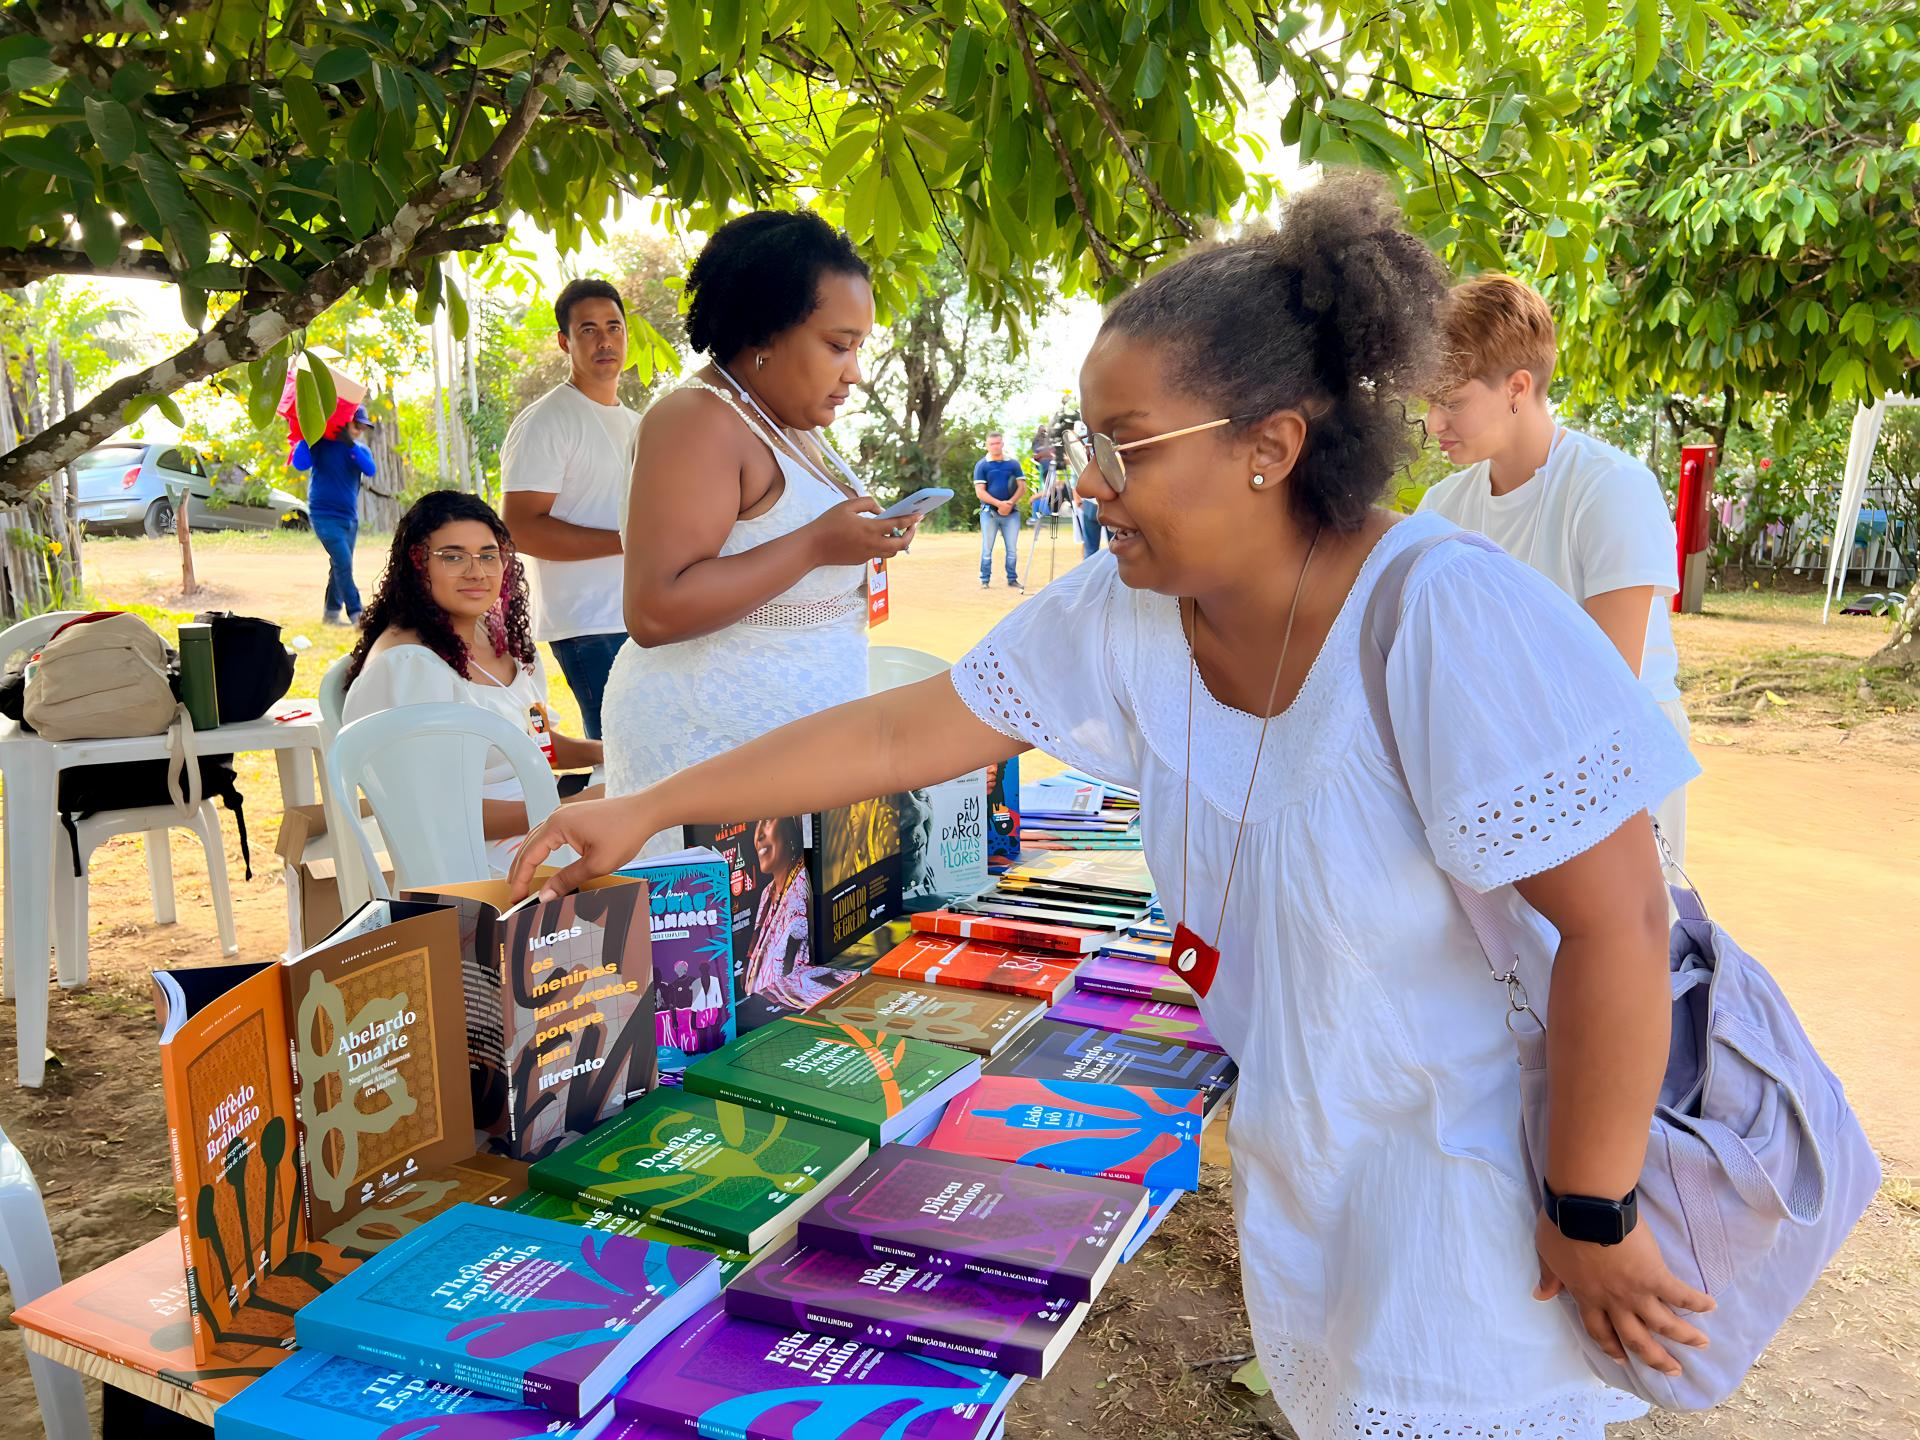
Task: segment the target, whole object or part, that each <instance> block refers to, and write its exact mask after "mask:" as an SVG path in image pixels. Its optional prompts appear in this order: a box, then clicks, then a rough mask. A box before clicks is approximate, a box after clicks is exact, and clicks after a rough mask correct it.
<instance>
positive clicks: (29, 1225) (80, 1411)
mask: <svg viewBox="0 0 1920 1440" xmlns="http://www.w3.org/2000/svg"><path fill="white" fill-rule="evenodd" d="M39 618H41V619H44V618H46V617H44V616H41V617H39ZM16 628H17V627H16ZM0 1270H4V1271H5V1272H6V1276H7V1286H8V1288H9V1289H10V1290H11V1291H12V1292H13V1304H14V1308H15V1309H16V1310H17V1309H20V1308H22V1307H24V1306H26V1305H29V1304H31V1303H32V1302H33V1301H35V1300H38V1299H39V1298H40V1297H41V1296H42V1295H44V1294H46V1293H47V1292H48V1291H49V1290H55V1289H58V1288H59V1285H60V1261H59V1259H58V1257H56V1256H55V1254H54V1251H53V1232H52V1230H50V1229H49V1228H48V1226H47V1207H46V1205H45V1203H44V1202H43V1201H42V1200H41V1198H40V1186H39V1184H38V1183H37V1182H36V1181H35V1180H34V1178H33V1170H32V1168H31V1167H30V1166H28V1164H27V1157H26V1156H24V1155H22V1154H21V1153H20V1151H19V1149H18V1148H17V1147H16V1146H15V1145H14V1143H13V1142H12V1141H11V1140H9V1139H7V1136H6V1132H5V1131H3V1130H0ZM27 1369H28V1370H29V1371H30V1372H31V1373H32V1375H33V1388H34V1394H35V1396H36V1397H37V1398H38V1399H39V1401H40V1418H41V1420H42V1422H43V1423H44V1424H45V1426H46V1433H47V1440H87V1437H88V1436H90V1435H91V1434H92V1433H93V1431H92V1428H91V1426H90V1424H89V1422H88V1420H87V1396H86V1392H85V1391H84V1390H83V1389H81V1387H80V1376H79V1374H78V1373H77V1372H75V1371H72V1370H69V1369H68V1368H67V1367H66V1366H64V1365H58V1364H55V1363H54V1362H53V1361H52V1360H49V1359H48V1358H47V1357H46V1356H44V1355H32V1354H30V1355H28V1356H27ZM20 1418H21V1417H20V1416H19V1415H17V1414H16V1415H15V1416H14V1417H13V1424H15V1425H18V1424H19V1422H20Z"/></svg>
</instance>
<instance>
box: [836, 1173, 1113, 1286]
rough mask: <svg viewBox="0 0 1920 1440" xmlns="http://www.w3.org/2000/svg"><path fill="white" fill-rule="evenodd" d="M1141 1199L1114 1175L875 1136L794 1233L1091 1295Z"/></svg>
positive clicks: (853, 1251) (868, 1252)
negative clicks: (881, 1141) (882, 1141)
mask: <svg viewBox="0 0 1920 1440" xmlns="http://www.w3.org/2000/svg"><path fill="white" fill-rule="evenodd" d="M1146 1205H1147V1192H1146V1191H1145V1190H1144V1189H1142V1188H1141V1187H1140V1186H1138V1185H1129V1184H1127V1183H1126V1182H1124V1181H1120V1180H1102V1179H1096V1178H1094V1177H1091V1176H1085V1175H1068V1174H1064V1173H1061V1172H1056V1171H1052V1170H1041V1169H1037V1168H1035V1167H1034V1166H1031V1165H1020V1164H1017V1163H1015V1162H1013V1161H1008V1160H993V1159H988V1158H985V1157H983V1156H978V1155H949V1154H942V1153H941V1152H939V1151H935V1150H927V1149H922V1148H918V1147H912V1146H906V1145H884V1146H882V1147H881V1148H880V1149H879V1150H878V1151H877V1152H876V1153H875V1154H873V1155H871V1156H869V1157H868V1158H867V1159H866V1160H865V1161H863V1162H862V1163H861V1165H860V1167H859V1168H858V1169H856V1170H855V1171H854V1172H853V1173H852V1174H851V1175H849V1176H848V1177H847V1179H846V1181H845V1182H844V1183H843V1184H841V1185H840V1186H839V1187H838V1188H837V1189H836V1190H835V1191H834V1192H833V1194H831V1195H829V1196H828V1197H827V1198H826V1199H824V1200H822V1201H820V1202H819V1203H818V1204H816V1205H815V1206H814V1208H813V1209H812V1210H811V1211H809V1212H808V1213H807V1214H806V1215H804V1216H802V1217H801V1220H800V1239H801V1241H802V1242H803V1243H805V1244H808V1245H818V1246H821V1247H823V1248H825V1249H828V1250H838V1251H840V1252H841V1253H842V1254H845V1255H854V1256H865V1257H867V1258H869V1259H874V1260H902V1261H906V1262H907V1263H909V1264H913V1265H917V1266H924V1267H926V1268H929V1269H944V1270H960V1271H965V1272H967V1273H969V1274H972V1275H975V1276H978V1277H980V1278H981V1279H984V1280H988V1281H990V1282H992V1283H995V1284H1005V1285H1015V1286H1021V1287H1024V1288H1027V1289H1031V1290H1039V1291H1042V1292H1044V1293H1046V1294H1048V1295H1054V1296H1059V1297H1061V1298H1063V1299H1068V1300H1091V1299H1093V1298H1094V1296H1096V1295H1098V1294H1099V1293H1100V1287H1101V1286H1102V1285H1104V1284H1105V1283H1106V1279H1107V1276H1108V1275H1110V1274H1111V1273H1112V1271H1113V1267H1114V1265H1115V1263H1117V1261H1118V1260H1119V1255H1120V1249H1121V1247H1122V1246H1123V1245H1125V1244H1126V1242H1127V1238H1128V1236H1130V1235H1131V1234H1132V1233H1133V1231H1134V1228H1135V1227H1136V1226H1137V1225H1138V1224H1139V1223H1140V1219H1141V1217H1142V1215H1144V1214H1145V1212H1146Z"/></svg>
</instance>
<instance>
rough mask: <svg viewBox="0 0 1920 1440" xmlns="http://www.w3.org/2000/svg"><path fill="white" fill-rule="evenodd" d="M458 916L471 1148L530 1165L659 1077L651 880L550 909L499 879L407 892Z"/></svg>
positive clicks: (582, 895)
mask: <svg viewBox="0 0 1920 1440" xmlns="http://www.w3.org/2000/svg"><path fill="white" fill-rule="evenodd" d="M408 893H409V896H410V897H411V898H412V899H414V900H417V901H422V902H432V903H434V904H438V905H443V906H446V907H448V909H449V913H457V915H458V922H457V923H458V929H459V931H460V951H461V971H462V974H463V975H464V976H465V980H466V1036H467V1052H468V1064H469V1073H470V1080H471V1087H470V1093H471V1095H472V1100H473V1117H474V1122H473V1123H474V1126H475V1132H476V1133H475V1136H474V1142H475V1144H476V1145H478V1146H483V1147H485V1148H486V1149H488V1150H490V1151H492V1152H493V1153H496V1154H500V1155H504V1156H507V1157H510V1158H512V1159H514V1160H519V1161H533V1160H538V1159H541V1158H542V1157H544V1156H546V1155H549V1154H551V1153H552V1152H553V1151H555V1150H557V1149H559V1148H560V1146H561V1145H563V1144H565V1143H566V1142H567V1141H568V1140H571V1139H573V1138H574V1137H576V1136H579V1135H584V1134H585V1133H586V1132H587V1131H589V1130H591V1129H593V1127H594V1126H596V1125H598V1124H600V1123H601V1122H602V1121H604V1120H610V1119H612V1118H613V1117H614V1116H616V1115H618V1114H619V1113H620V1112H621V1111H622V1110H624V1109H625V1108H626V1107H627V1105H628V1104H629V1103H631V1102H632V1101H634V1100H637V1099H638V1098H639V1097H640V1096H642V1095H644V1094H646V1093H647V1091H649V1090H651V1089H652V1088H653V1086H654V1084H655V1082H656V1081H657V1079H658V1073H657V1051H656V1035H655V1025H654V1008H655V999H656V990H655V985H654V974H653V948H652V939H651V934H650V929H651V924H650V917H649V907H648V887H647V884H646V882H645V881H643V880H635V879H632V878H630V877H625V876H609V877H607V878H605V879H603V880H596V881H591V882H589V883H588V884H587V885H586V886H585V887H583V888H582V889H581V890H579V891H578V892H576V893H575V894H572V895H567V896H564V897H562V898H561V899H559V900H553V901H548V902H546V903H544V904H543V903H540V902H539V901H537V900H532V899H530V900H525V901H522V902H521V903H520V904H519V905H512V904H510V903H509V901H508V896H507V887H506V884H505V883H504V882H502V881H482V882H478V883H475V884H470V885H443V886H441V887H439V888H438V889H436V890H433V891H410V892H408Z"/></svg>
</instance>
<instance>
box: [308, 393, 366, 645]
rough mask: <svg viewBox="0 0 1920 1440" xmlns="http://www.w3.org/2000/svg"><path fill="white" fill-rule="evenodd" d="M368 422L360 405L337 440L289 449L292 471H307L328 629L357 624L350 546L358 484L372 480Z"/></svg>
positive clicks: (355, 535) (356, 533) (356, 523)
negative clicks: (323, 569) (323, 568)
mask: <svg viewBox="0 0 1920 1440" xmlns="http://www.w3.org/2000/svg"><path fill="white" fill-rule="evenodd" d="M372 423H373V422H372V421H371V420H370V419H368V417H367V407H366V406H364V405H362V406H361V407H360V408H359V409H357V410H355V411H354V412H353V418H352V419H351V420H349V421H348V422H347V423H346V424H345V425H344V426H343V427H341V433H340V435H339V436H338V437H337V438H335V437H333V436H328V437H326V438H324V439H321V440H319V441H316V442H315V443H314V444H312V445H309V444H307V442H306V441H304V440H302V441H301V442H300V443H299V444H297V445H295V446H294V447H293V455H292V457H291V458H292V461H293V468H294V469H296V470H309V471H311V472H312V474H311V475H310V476H309V477H308V479H307V517H308V519H309V520H311V521H312V523H313V534H314V538H315V539H316V540H318V541H319V542H320V544H321V547H322V548H323V549H325V550H326V552H327V610H326V616H325V620H326V623H327V624H329V625H358V624H359V623H360V591H359V589H358V588H357V587H356V586H355V585H354V583H353V545H354V541H356V540H358V539H359V538H360V482H361V481H362V480H363V479H370V478H371V477H372V475H373V452H372V451H371V450H369V449H367V447H366V444H365V443H364V442H365V439H366V433H367V426H369V425H370V424H372Z"/></svg>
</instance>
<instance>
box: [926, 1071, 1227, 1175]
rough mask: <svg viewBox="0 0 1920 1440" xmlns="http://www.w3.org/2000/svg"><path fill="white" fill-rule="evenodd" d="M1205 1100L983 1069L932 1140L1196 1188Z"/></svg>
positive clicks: (947, 1146)
mask: <svg viewBox="0 0 1920 1440" xmlns="http://www.w3.org/2000/svg"><path fill="white" fill-rule="evenodd" d="M1203 1103H1204V1102H1203V1101H1202V1100H1201V1096H1200V1092H1199V1091H1197V1090H1149V1089H1146V1088H1144V1087H1142V1086H1134V1085H1101V1084H1096V1083H1094V1082H1091V1081H1086V1080H1032V1079H1027V1078H1024V1077H1022V1076H1018V1075H983V1076H981V1077H980V1079H979V1080H978V1081H976V1082H975V1083H974V1085H973V1086H972V1088H971V1089H969V1090H967V1091H966V1092H965V1093H964V1094H962V1095H959V1096H958V1097H956V1098H955V1099H954V1101H953V1103H952V1104H951V1105H949V1106H947V1113H946V1115H945V1116H944V1117H943V1118H942V1119H941V1121H940V1124H939V1125H938V1126H937V1127H936V1128H935V1130H934V1132H933V1134H932V1135H931V1136H930V1137H928V1139H927V1142H926V1143H927V1148H928V1149H931V1150H941V1151H947V1152H950V1153H954V1154H961V1155H985V1156H989V1157H991V1158H992V1159H995V1160H1018V1161H1019V1162H1020V1163H1021V1164H1023V1165H1040V1166H1044V1167H1045V1168H1046V1169H1048V1170H1066V1171H1069V1172H1070V1173H1072V1174H1075V1175H1104V1176H1106V1177H1107V1178H1108V1179H1109V1180H1131V1181H1132V1182H1133V1183H1134V1184H1136V1185H1147V1186H1151V1187H1153V1188H1154V1189H1159V1190H1197V1189H1199V1188H1200V1128H1201V1126H1202V1125H1204V1124H1205V1123H1206V1119H1205V1116H1204V1114H1203Z"/></svg>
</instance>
